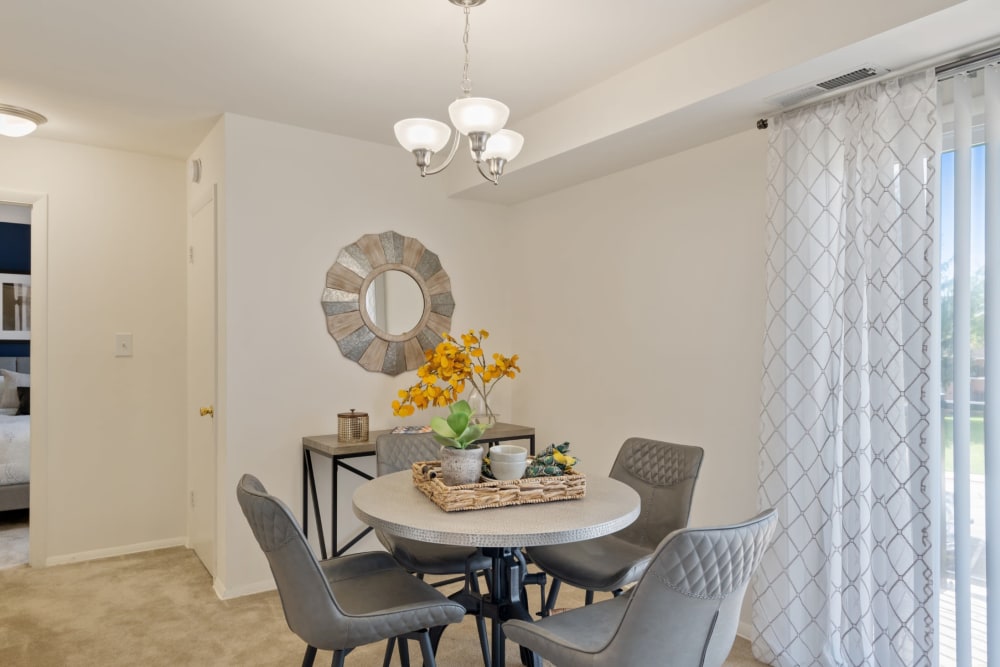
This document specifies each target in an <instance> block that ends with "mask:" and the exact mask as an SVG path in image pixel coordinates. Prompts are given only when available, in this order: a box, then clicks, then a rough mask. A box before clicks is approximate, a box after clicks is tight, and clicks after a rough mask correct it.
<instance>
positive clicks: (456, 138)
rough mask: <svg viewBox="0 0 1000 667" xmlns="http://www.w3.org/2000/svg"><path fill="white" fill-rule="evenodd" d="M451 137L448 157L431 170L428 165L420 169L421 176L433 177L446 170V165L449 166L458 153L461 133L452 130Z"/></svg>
mask: <svg viewBox="0 0 1000 667" xmlns="http://www.w3.org/2000/svg"><path fill="white" fill-rule="evenodd" d="M452 135H453V136H452V139H451V148H450V149H448V157H446V158H445V160H444V162H442V163H441V164H439V165H438V166H436V167H433V168H431V167H430V165H428V166H427V167H425V168H421V169H420V175H421V176H433V175H434V174H439V173H441V172H442V171H444V170H445V169H447V167H448V165H449V164H451V161H452V159H453V158H454V157H455V153H457V152H458V143H459V142H460V141H461V140H462V133H461V132H459V131H458V130H454V131H453V132H452Z"/></svg>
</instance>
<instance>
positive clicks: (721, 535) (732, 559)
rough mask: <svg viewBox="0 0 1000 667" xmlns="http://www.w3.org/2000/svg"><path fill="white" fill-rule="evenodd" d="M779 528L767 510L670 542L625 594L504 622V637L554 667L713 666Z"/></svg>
mask: <svg viewBox="0 0 1000 667" xmlns="http://www.w3.org/2000/svg"><path fill="white" fill-rule="evenodd" d="M776 523H777V514H776V513H775V511H774V510H773V509H770V510H766V511H764V512H762V513H761V514H758V515H757V516H756V517H754V518H753V519H750V520H749V521H745V522H743V523H739V524H736V525H732V526H722V527H716V528H687V529H682V530H678V531H675V532H673V533H671V534H670V535H668V536H667V537H666V538H665V539H664V540H663V542H661V543H660V545H659V546H658V547H657V548H656V550H655V551H654V552H653V557H652V559H651V560H650V562H649V567H648V568H647V569H646V571H645V573H644V574H643V575H642V577H640V579H639V581H638V583H637V584H636V585H635V587H634V588H632V589H631V590H629V591H628V593H626V594H625V595H622V596H620V597H616V598H612V599H609V600H603V601H601V602H598V603H597V604H592V605H589V606H584V607H578V608H576V609H571V610H569V611H565V612H563V613H561V614H553V615H551V616H548V617H546V618H543V619H541V620H539V621H538V622H537V623H527V622H524V621H517V620H513V621H507V622H506V623H504V625H503V629H504V632H505V633H506V635H507V638H508V639H510V640H512V641H514V642H517V643H518V644H520V645H521V646H522V647H524V648H527V649H530V650H531V651H533V652H534V657H533V661H534V665H535V667H540V666H541V664H542V663H541V660H540V658H539V656H541V657H544V658H545V659H547V660H549V661H551V662H552V664H553V665H556V667H584V666H586V667H604V666H608V667H610V666H615V667H617V666H619V665H670V667H719V666H720V665H722V664H723V662H725V660H726V657H727V656H728V654H729V651H730V650H731V649H732V646H733V640H734V639H735V638H736V627H737V625H738V623H739V615H740V607H741V604H742V602H743V596H744V595H745V593H746V589H747V585H748V583H749V581H750V578H751V576H752V575H753V573H754V571H755V570H756V569H757V566H758V565H759V563H760V559H761V555H762V554H763V553H764V551H765V549H767V546H768V544H769V543H770V541H771V536H772V534H773V533H774V527H775V525H776Z"/></svg>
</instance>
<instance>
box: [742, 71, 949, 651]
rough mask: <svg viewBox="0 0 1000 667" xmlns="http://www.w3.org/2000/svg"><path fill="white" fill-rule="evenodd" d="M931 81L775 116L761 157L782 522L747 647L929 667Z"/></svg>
mask: <svg viewBox="0 0 1000 667" xmlns="http://www.w3.org/2000/svg"><path fill="white" fill-rule="evenodd" d="M935 108H936V79H935V77H934V74H933V72H925V73H921V74H918V75H914V76H909V77H905V78H903V79H899V80H893V81H886V82H882V83H876V84H872V85H870V86H868V87H865V88H863V89H860V90H856V91H854V92H851V93H848V94H847V95H846V96H845V97H843V98H839V99H836V100H832V101H829V102H825V103H822V104H819V105H816V106H813V107H809V108H806V109H803V110H799V111H793V112H789V113H786V114H784V115H782V116H780V117H778V118H776V119H775V120H774V122H773V124H772V130H771V133H770V146H769V153H768V181H769V182H768V221H767V228H768V249H767V251H768V254H767V295H768V299H767V319H766V321H767V330H766V335H765V349H764V364H765V366H764V382H763V384H764V386H763V393H762V400H763V404H762V428H761V438H762V454H761V462H760V479H761V486H760V496H761V502H762V503H763V505H765V506H773V507H775V508H777V510H778V513H779V515H780V526H779V532H778V534H777V536H776V538H775V542H774V545H773V547H772V548H771V549H770V550H769V551H768V554H767V555H766V556H765V560H764V562H763V563H762V566H761V571H760V575H759V576H758V577H757V579H756V581H755V584H754V588H755V596H754V597H755V601H754V608H753V622H754V629H755V631H756V632H755V635H756V637H755V639H754V642H753V650H754V654H755V655H756V656H757V658H758V659H760V660H763V661H764V662H767V663H768V664H772V665H779V666H781V667H804V666H806V665H857V666H859V667H860V666H862V665H864V666H870V665H878V666H879V667H889V666H894V665H906V666H913V665H932V664H934V660H935V658H934V657H933V656H935V655H936V651H935V633H936V628H935V618H934V613H933V609H934V605H935V584H934V582H935V577H934V574H935V565H934V562H935V558H936V556H935V553H934V551H933V549H934V547H933V546H932V545H933V544H935V543H936V542H937V540H936V537H935V533H934V530H935V528H936V526H937V523H936V522H935V521H934V520H933V518H934V512H933V509H934V508H935V507H936V504H935V503H934V502H933V498H934V497H935V496H936V493H937V489H936V486H935V484H936V482H935V479H936V477H935V476H936V475H937V474H938V471H939V469H938V467H937V463H936V460H935V459H934V451H936V449H937V446H936V444H935V442H934V440H933V439H934V437H935V435H934V434H935V433H936V429H937V423H936V421H935V419H936V415H937V414H938V412H937V407H936V405H935V403H936V401H937V400H938V388H937V384H936V382H935V381H936V379H937V378H936V377H935V371H934V368H935V363H934V359H935V358H936V354H937V352H936V348H935V347H934V345H935V343H936V341H937V333H936V331H935V328H936V326H937V320H936V319H935V317H936V316H935V311H936V308H935V303H936V301H935V300H936V298H937V295H938V286H937V282H936V281H937V273H936V264H937V246H936V235H937V226H936V222H935V210H936V207H937V202H936V200H935V197H934V185H933V184H934V182H935V178H936V174H935V164H936V157H937V154H938V152H939V149H938V144H939V135H940V133H939V130H938V128H937V120H936V113H935Z"/></svg>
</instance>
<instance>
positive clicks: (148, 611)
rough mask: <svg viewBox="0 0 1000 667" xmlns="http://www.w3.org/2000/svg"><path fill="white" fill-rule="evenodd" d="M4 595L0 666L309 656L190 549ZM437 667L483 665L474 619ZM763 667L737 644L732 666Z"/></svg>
mask: <svg viewBox="0 0 1000 667" xmlns="http://www.w3.org/2000/svg"><path fill="white" fill-rule="evenodd" d="M0 591H2V599H3V603H2V604H0V665H4V666H6V667H14V666H20V665H39V666H42V665H44V666H45V667H51V666H57V665H101V666H102V667H105V666H111V665H199V666H202V665H241V666H242V665H298V664H300V663H301V661H302V653H303V651H304V649H305V646H304V645H303V644H302V642H301V641H300V640H299V639H298V638H297V637H295V636H294V635H293V634H292V633H291V632H290V631H289V630H288V627H287V626H286V625H285V620H284V617H283V615H282V612H281V603H280V601H279V600H278V596H277V594H276V593H274V592H270V593H261V594H259V595H251V596H247V597H243V598H237V599H235V600H228V601H221V600H219V599H218V598H217V597H216V596H215V593H214V592H213V591H212V587H211V580H210V577H209V576H208V573H207V572H206V571H205V570H204V568H202V566H201V564H200V563H199V562H198V560H197V558H196V557H195V556H194V554H193V552H191V551H189V550H187V549H183V548H175V549H164V550H161V551H152V552H148V553H144V554H136V555H131V556H121V557H118V558H107V559H103V560H97V561H89V562H86V563H77V564H73V565H62V566H58V567H50V568H44V569H34V568H30V567H27V566H21V567H17V568H13V569H6V570H0ZM531 593H535V594H536V595H537V588H534V587H533V590H532V591H531ZM559 602H560V606H573V605H574V604H579V603H582V595H576V592H575V591H573V590H572V589H569V588H567V589H565V591H564V593H563V594H562V595H561V596H560V599H559ZM416 649H417V647H416V646H413V649H412V650H411V654H413V655H417V654H416V653H413V652H414V651H416ZM383 650H384V645H382V644H380V645H373V646H366V647H362V648H360V649H358V650H356V651H354V652H353V653H351V655H349V656H348V657H347V666H348V667H365V666H368V665H372V666H380V665H381V664H382V654H383ZM330 658H331V654H330V653H329V652H324V651H320V653H319V655H318V657H317V660H316V664H317V665H328V664H330ZM419 663H420V660H419V658H418V659H416V660H414V661H413V664H419ZM393 664H394V665H397V664H399V663H398V658H397V660H396V661H394V662H393ZM438 664H439V665H441V667H448V666H461V667H465V666H469V667H472V666H474V665H476V664H482V663H481V660H480V657H479V650H478V643H477V641H476V633H475V625H474V624H473V623H472V620H471V619H470V618H468V617H467V618H466V621H465V622H463V623H462V624H461V625H459V626H458V627H452V628H450V629H449V630H448V631H446V632H445V634H444V637H443V638H442V640H441V646H440V648H439V651H438ZM518 664H520V663H519V661H518V654H517V650H516V646H513V645H512V644H510V643H508V660H507V665H511V666H515V665H518ZM546 664H548V663H546ZM759 664H760V663H758V662H756V661H755V660H753V658H752V657H750V649H749V645H748V644H747V642H746V641H744V640H742V639H739V638H737V642H736V645H735V646H734V649H733V653H732V655H731V656H730V658H729V660H728V661H727V662H726V666H727V667H751V666H753V665H759Z"/></svg>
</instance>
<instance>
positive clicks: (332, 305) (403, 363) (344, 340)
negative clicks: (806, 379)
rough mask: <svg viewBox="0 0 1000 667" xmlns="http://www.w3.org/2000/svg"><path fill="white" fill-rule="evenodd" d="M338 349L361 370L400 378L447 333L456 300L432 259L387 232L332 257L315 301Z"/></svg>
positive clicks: (420, 247) (421, 249)
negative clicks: (361, 368)
mask: <svg viewBox="0 0 1000 667" xmlns="http://www.w3.org/2000/svg"><path fill="white" fill-rule="evenodd" d="M320 302H321V303H322V305H323V312H324V314H325V315H326V328H327V331H329V332H330V335H331V336H333V339H334V340H335V341H337V345H338V346H339V347H340V352H341V354H343V355H344V356H345V357H347V358H348V359H350V360H352V361H356V362H357V363H358V364H360V365H361V366H362V367H363V368H365V369H367V370H369V371H373V372H376V373H386V374H388V375H399V374H400V373H403V372H404V371H411V370H414V369H416V368H418V367H419V366H421V365H422V364H423V363H424V350H432V349H434V347H435V346H436V345H437V344H438V343H439V342H441V334H442V333H444V332H447V331H450V330H451V316H452V313H453V312H454V310H455V300H454V298H453V297H452V294H451V279H450V278H449V277H448V274H447V272H445V270H444V268H443V267H442V266H441V261H440V260H439V259H438V256H437V255H436V254H434V253H433V252H431V251H430V250H428V249H427V248H425V247H424V245H423V244H422V243H421V242H420V241H418V240H417V239H415V238H411V237H409V236H403V235H402V234H398V233H396V232H393V231H388V232H383V233H381V234H365V235H364V236H362V237H361V238H359V239H358V240H357V241H355V242H354V243H352V244H351V245H349V246H346V247H344V248H343V249H342V250H341V251H340V254H339V255H337V261H336V262H334V263H333V266H331V267H330V270H329V271H327V272H326V289H324V290H323V297H322V299H321V300H320Z"/></svg>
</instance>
